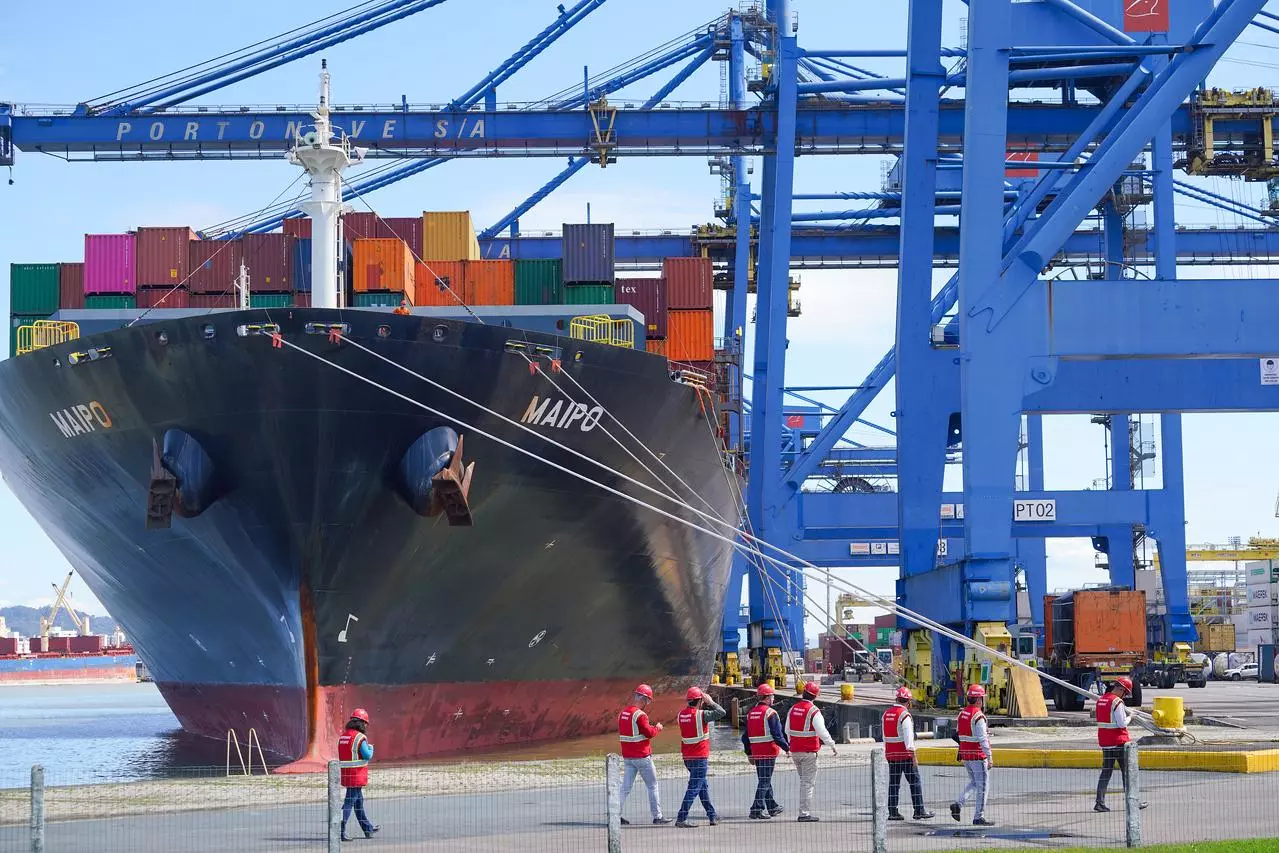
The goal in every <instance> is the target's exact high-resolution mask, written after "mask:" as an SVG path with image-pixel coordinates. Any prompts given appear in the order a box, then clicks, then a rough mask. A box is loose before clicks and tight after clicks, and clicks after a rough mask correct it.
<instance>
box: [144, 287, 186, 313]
mask: <svg viewBox="0 0 1279 853" xmlns="http://www.w3.org/2000/svg"><path fill="white" fill-rule="evenodd" d="M137 306H138V307H139V308H190V307H191V291H189V290H187V289H186V288H185V287H140V288H138V295H137Z"/></svg>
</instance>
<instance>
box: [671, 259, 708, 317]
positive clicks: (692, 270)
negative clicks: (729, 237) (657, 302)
mask: <svg viewBox="0 0 1279 853" xmlns="http://www.w3.org/2000/svg"><path fill="white" fill-rule="evenodd" d="M662 277H663V278H665V279H666V290H667V305H668V307H670V308H672V309H681V310H685V309H701V308H712V307H714V305H715V301H714V295H713V294H714V288H715V271H714V269H713V268H712V266H711V259H710V258H666V259H665V260H664V261H662Z"/></svg>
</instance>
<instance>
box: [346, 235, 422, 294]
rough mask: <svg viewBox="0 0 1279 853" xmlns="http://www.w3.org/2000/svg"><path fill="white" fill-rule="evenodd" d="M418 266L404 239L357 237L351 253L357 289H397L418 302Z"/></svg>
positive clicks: (353, 281)
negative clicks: (359, 238) (358, 238)
mask: <svg viewBox="0 0 1279 853" xmlns="http://www.w3.org/2000/svg"><path fill="white" fill-rule="evenodd" d="M416 281H417V270H416V268H415V265H414V262H413V253H412V252H411V251H409V247H408V246H407V245H405V243H404V241H403V240H397V239H395V238H371V239H370V238H365V239H361V240H356V241H355V242H354V244H353V246H352V255H351V285H352V288H353V289H354V290H355V292H356V293H367V292H370V291H388V290H389V291H395V292H399V293H403V294H404V295H405V298H407V299H408V301H409V302H410V304H414V305H416V304H417V286H416Z"/></svg>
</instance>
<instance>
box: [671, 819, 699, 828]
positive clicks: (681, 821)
mask: <svg viewBox="0 0 1279 853" xmlns="http://www.w3.org/2000/svg"><path fill="white" fill-rule="evenodd" d="M675 825H676V826H678V827H679V828H680V829H696V828H697V824H695V823H689V822H688V821H686V820H684V818H680V819H679V820H677V821H675Z"/></svg>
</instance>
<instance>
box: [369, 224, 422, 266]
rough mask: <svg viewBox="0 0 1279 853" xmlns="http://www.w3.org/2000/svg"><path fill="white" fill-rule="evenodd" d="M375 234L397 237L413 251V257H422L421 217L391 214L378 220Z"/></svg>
mask: <svg viewBox="0 0 1279 853" xmlns="http://www.w3.org/2000/svg"><path fill="white" fill-rule="evenodd" d="M377 231H378V233H377V236H379V237H399V238H400V239H401V240H403V241H404V242H405V243H407V244H408V247H409V248H410V249H411V250H412V251H413V258H414V260H416V259H417V258H420V257H422V217H420V216H393V217H391V218H390V219H381V220H378V224H377Z"/></svg>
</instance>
